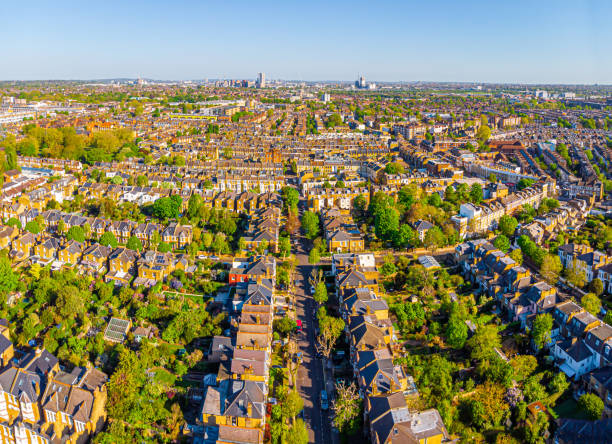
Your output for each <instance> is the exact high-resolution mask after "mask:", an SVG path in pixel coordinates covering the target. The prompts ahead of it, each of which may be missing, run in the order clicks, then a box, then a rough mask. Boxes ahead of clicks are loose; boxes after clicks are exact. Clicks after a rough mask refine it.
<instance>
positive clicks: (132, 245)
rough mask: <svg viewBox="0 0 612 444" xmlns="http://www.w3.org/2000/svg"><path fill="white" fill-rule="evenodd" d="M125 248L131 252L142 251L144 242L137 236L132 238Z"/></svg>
mask: <svg viewBox="0 0 612 444" xmlns="http://www.w3.org/2000/svg"><path fill="white" fill-rule="evenodd" d="M125 246H126V247H127V248H129V249H130V250H134V251H142V242H141V241H140V239H138V238H137V237H136V236H130V238H129V239H128V241H127V244H126V245H125Z"/></svg>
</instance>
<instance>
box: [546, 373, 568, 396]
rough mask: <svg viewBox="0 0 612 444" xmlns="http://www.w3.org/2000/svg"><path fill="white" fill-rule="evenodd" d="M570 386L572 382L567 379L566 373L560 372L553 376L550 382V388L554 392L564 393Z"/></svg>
mask: <svg viewBox="0 0 612 444" xmlns="http://www.w3.org/2000/svg"><path fill="white" fill-rule="evenodd" d="M569 386H570V382H569V381H568V380H567V377H566V376H565V373H563V372H558V373H556V374H555V376H553V377H552V379H551V380H550V382H549V383H548V389H549V390H550V391H551V392H552V393H553V394H555V393H563V392H565V391H566V390H567V389H568V388H569Z"/></svg>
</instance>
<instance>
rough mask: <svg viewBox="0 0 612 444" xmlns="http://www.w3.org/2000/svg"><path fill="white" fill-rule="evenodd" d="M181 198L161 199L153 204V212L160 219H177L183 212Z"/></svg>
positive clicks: (176, 196)
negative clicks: (181, 211)
mask: <svg viewBox="0 0 612 444" xmlns="http://www.w3.org/2000/svg"><path fill="white" fill-rule="evenodd" d="M181 205H182V199H181V196H178V195H173V196H170V197H161V198H159V199H157V200H156V201H155V202H154V203H153V207H152V212H153V215H154V216H155V217H157V218H158V219H170V218H177V217H178V216H179V212H180V210H181Z"/></svg>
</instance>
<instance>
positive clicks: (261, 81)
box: [257, 72, 266, 88]
mask: <svg viewBox="0 0 612 444" xmlns="http://www.w3.org/2000/svg"><path fill="white" fill-rule="evenodd" d="M257 87H258V88H265V87H266V75H265V74H264V73H263V72H260V73H258V74H257Z"/></svg>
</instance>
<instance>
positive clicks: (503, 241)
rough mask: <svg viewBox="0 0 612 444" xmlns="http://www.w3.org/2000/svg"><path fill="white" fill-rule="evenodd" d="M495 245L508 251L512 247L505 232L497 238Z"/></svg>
mask: <svg viewBox="0 0 612 444" xmlns="http://www.w3.org/2000/svg"><path fill="white" fill-rule="evenodd" d="M493 245H495V248H497V249H498V250H501V251H503V252H504V253H506V252H507V251H508V250H509V249H510V240H509V239H508V238H507V237H506V236H504V235H503V234H500V235H499V236H497V237H496V238H495V241H494V242H493Z"/></svg>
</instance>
